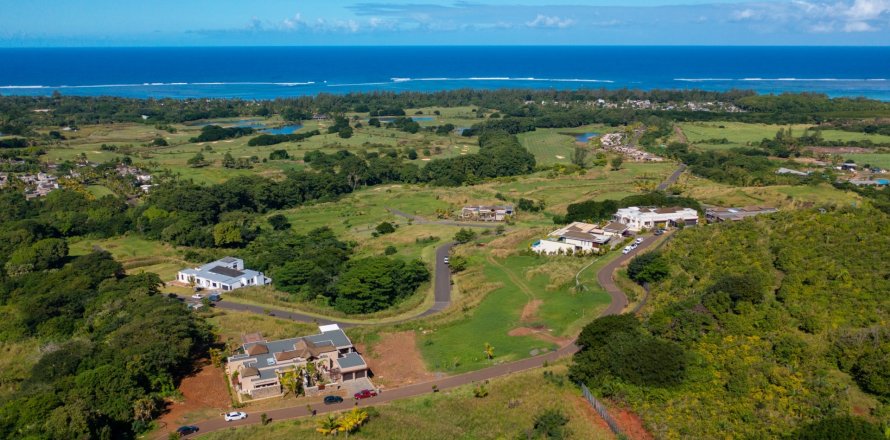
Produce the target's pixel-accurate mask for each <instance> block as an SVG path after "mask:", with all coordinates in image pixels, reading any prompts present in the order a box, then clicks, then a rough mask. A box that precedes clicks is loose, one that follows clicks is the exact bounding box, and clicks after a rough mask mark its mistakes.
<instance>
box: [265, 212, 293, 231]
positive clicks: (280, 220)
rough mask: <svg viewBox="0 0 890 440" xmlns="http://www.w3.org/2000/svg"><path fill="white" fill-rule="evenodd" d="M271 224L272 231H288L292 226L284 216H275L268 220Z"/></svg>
mask: <svg viewBox="0 0 890 440" xmlns="http://www.w3.org/2000/svg"><path fill="white" fill-rule="evenodd" d="M268 221H269V224H270V225H272V229H274V230H276V231H283V230H286V229H290V227H291V224H290V222H289V221H288V220H287V217H285V216H284V215H282V214H274V215H272V216H270V217H269V218H268Z"/></svg>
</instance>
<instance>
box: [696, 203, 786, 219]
mask: <svg viewBox="0 0 890 440" xmlns="http://www.w3.org/2000/svg"><path fill="white" fill-rule="evenodd" d="M778 211H779V210H778V209H776V208H773V207H769V206H748V207H744V208H708V209H706V210H705V219H707V220H708V223H719V222H727V221H730V222H734V221H739V220H742V219H744V218H748V217H753V216H755V215H760V214H771V213H773V212H778Z"/></svg>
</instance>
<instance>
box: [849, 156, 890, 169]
mask: <svg viewBox="0 0 890 440" xmlns="http://www.w3.org/2000/svg"><path fill="white" fill-rule="evenodd" d="M844 159H852V160H853V161H855V162H856V163H858V164H860V165H866V164H868V165H871V166H872V167H878V168H883V169H885V170H887V169H890V153H865V154H844Z"/></svg>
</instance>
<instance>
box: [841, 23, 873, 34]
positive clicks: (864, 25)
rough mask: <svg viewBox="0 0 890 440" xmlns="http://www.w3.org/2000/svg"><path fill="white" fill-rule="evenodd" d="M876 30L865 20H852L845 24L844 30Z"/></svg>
mask: <svg viewBox="0 0 890 440" xmlns="http://www.w3.org/2000/svg"><path fill="white" fill-rule="evenodd" d="M876 30H877V29H875V28H874V27H872V25H870V24H868V23H866V22H864V21H851V22H849V23H847V24H845V25H844V32H872V31H876Z"/></svg>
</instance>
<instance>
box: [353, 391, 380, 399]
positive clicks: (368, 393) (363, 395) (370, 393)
mask: <svg viewBox="0 0 890 440" xmlns="http://www.w3.org/2000/svg"><path fill="white" fill-rule="evenodd" d="M376 395H377V391H372V390H361V391H359V392H357V393H355V396H353V397H355V398H356V399H367V398H369V397H374V396H376Z"/></svg>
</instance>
